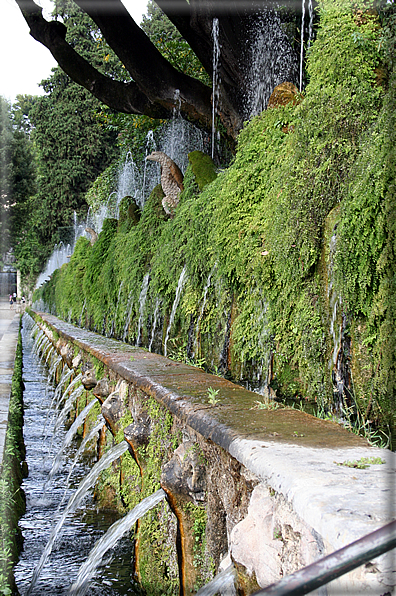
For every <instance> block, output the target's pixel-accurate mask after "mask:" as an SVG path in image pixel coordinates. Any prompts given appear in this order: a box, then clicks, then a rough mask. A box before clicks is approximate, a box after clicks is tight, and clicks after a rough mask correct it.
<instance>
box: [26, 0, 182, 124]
mask: <svg viewBox="0 0 396 596" xmlns="http://www.w3.org/2000/svg"><path fill="white" fill-rule="evenodd" d="M16 2H17V4H18V5H19V7H20V9H21V11H22V14H23V16H24V17H25V20H26V22H27V23H28V25H29V27H30V35H31V36H32V37H33V38H34V39H36V40H37V41H39V42H40V43H42V44H43V45H44V46H46V47H47V48H48V49H49V50H50V52H51V54H52V55H53V57H54V58H55V60H56V61H57V62H58V64H59V66H60V67H61V68H62V70H64V71H65V73H66V74H68V75H69V76H70V78H71V79H73V81H75V82H76V83H78V84H79V85H81V86H82V87H85V89H87V90H88V91H89V92H90V93H92V95H94V96H95V97H96V98H97V99H99V100H100V101H102V102H103V103H105V104H106V105H107V106H109V107H111V108H112V109H115V110H117V111H119V112H124V113H127V114H145V115H146V116H150V117H152V118H169V116H170V113H171V112H170V111H169V110H167V109H166V108H164V107H163V106H161V105H158V104H155V103H154V102H152V101H150V100H149V98H148V97H147V96H146V95H145V94H144V93H142V92H141V91H140V89H139V88H138V86H137V85H136V83H135V82H133V81H131V82H128V83H122V82H120V81H114V80H113V79H110V78H109V77H106V76H104V75H103V74H101V73H100V72H99V71H98V70H96V69H95V68H94V67H93V66H91V65H90V64H89V62H87V60H85V59H84V58H82V56H80V55H79V54H78V53H77V52H76V51H75V50H74V49H73V48H72V47H71V46H70V45H69V44H68V43H67V42H66V40H65V36H66V27H65V25H63V23H60V22H58V21H51V22H48V21H46V20H45V19H44V18H43V16H42V9H41V8H40V7H39V6H37V5H36V4H35V3H34V2H33V0H16Z"/></svg>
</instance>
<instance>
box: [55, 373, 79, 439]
mask: <svg viewBox="0 0 396 596" xmlns="http://www.w3.org/2000/svg"><path fill="white" fill-rule="evenodd" d="M83 391H85V389H84V387H83V385H80V386H79V387H76V388H75V389H74V390H73V392H72V393H71V394H70V397H69V398H68V399H67V400H66V402H65V404H64V406H63V408H62V410H61V411H60V412H59V415H58V417H57V419H56V421H55V427H54V432H56V431H57V430H58V429H59V427H60V426H61V424H63V423H64V422H65V420H66V418H67V416H68V414H69V413H70V411H71V409H72V407H73V405H74V403H75V402H76V401H77V399H78V398H79V397H80V395H82V393H83Z"/></svg>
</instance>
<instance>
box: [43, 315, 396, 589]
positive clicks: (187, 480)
mask: <svg viewBox="0 0 396 596" xmlns="http://www.w3.org/2000/svg"><path fill="white" fill-rule="evenodd" d="M31 315H32V316H33V317H34V318H35V320H36V323H37V324H38V326H39V327H40V328H41V330H42V331H44V333H45V334H46V335H47V337H48V338H49V339H50V341H51V342H52V344H53V345H54V346H55V347H56V350H57V351H58V353H59V354H60V355H61V356H62V358H63V360H64V361H65V362H66V363H67V364H68V366H69V367H70V368H74V369H75V372H76V374H77V373H79V372H82V373H83V376H84V375H85V383H84V386H85V388H86V389H87V388H89V387H91V388H92V389H90V391H91V390H92V391H93V394H94V395H95V396H96V397H97V399H98V400H99V401H100V403H101V412H102V415H103V417H104V418H105V420H106V426H107V429H108V432H109V431H110V433H111V435H112V442H113V443H114V442H119V441H120V440H126V441H127V443H128V444H129V451H130V453H131V454H132V456H133V458H134V460H135V462H136V464H137V466H138V469H139V474H140V476H141V483H142V484H141V485H140V486H141V487H142V486H143V487H144V485H145V482H146V483H148V480H145V475H147V478H148V477H149V474H152V468H153V465H152V464H151V463H150V457H151V456H152V452H151V451H150V445H152V443H153V440H154V439H155V436H154V435H155V434H156V433H157V429H158V428H159V427H158V426H156V419H155V416H156V417H157V419H158V420H161V419H162V420H165V418H166V419H167V420H168V426H167V428H168V435H169V436H168V437H167V440H168V442H167V444H166V445H167V446H166V448H163V449H162V451H161V455H160V456H159V455H158V454H157V455H156V457H159V458H160V460H161V461H160V462H159V467H158V466H157V467H158V469H157V472H156V473H157V480H158V482H159V483H160V486H161V487H162V488H163V490H164V491H165V492H166V494H167V501H168V503H169V505H170V508H171V510H172V512H173V513H174V514H175V517H176V520H177V524H175V523H173V522H171V521H170V522H168V526H167V527H168V528H169V541H170V543H169V544H168V546H167V548H168V550H169V553H171V554H169V557H170V558H172V557H173V558H174V559H175V560H177V562H176V564H177V567H178V574H179V579H180V592H181V594H183V595H187V594H193V593H195V592H196V590H197V587H199V585H200V584H201V585H202V583H205V582H204V580H205V579H206V580H207V581H209V579H210V578H211V577H213V574H214V573H217V572H218V571H220V570H221V569H226V568H227V566H228V565H229V564H230V562H231V561H232V562H233V563H234V565H235V566H236V569H237V572H238V585H237V589H238V594H246V595H247V594H251V593H253V592H254V591H255V590H257V589H259V587H264V586H266V585H268V584H270V583H272V582H275V581H277V580H279V579H281V577H283V576H285V575H287V574H290V573H292V572H293V571H295V570H297V569H300V568H301V567H304V566H306V565H308V564H310V563H311V562H313V561H315V560H317V559H318V558H321V557H322V556H325V555H327V554H330V553H331V552H333V551H334V550H337V549H339V548H341V547H343V546H346V545H347V544H349V543H351V542H353V541H354V540H357V539H358V538H360V537H362V536H364V535H366V534H368V533H370V532H371V531H373V530H375V529H377V528H379V527H381V526H383V525H385V524H386V523H387V522H389V521H390V520H391V519H392V514H393V512H394V511H395V490H394V472H395V454H393V453H392V452H390V451H389V450H385V449H379V448H376V447H372V446H370V445H369V444H368V443H367V441H366V440H365V439H363V438H361V437H358V436H356V435H354V434H352V433H349V432H348V431H347V430H345V429H344V428H343V427H342V426H340V425H339V424H337V423H335V422H332V421H327V420H320V419H318V418H315V417H313V416H311V415H309V414H307V413H305V412H302V411H299V410H294V409H290V408H281V409H277V410H270V409H257V400H258V397H259V396H258V395H257V394H256V393H253V392H250V391H248V390H246V389H244V388H243V387H240V386H238V385H235V384H233V383H231V382H230V381H227V380H225V379H223V378H221V377H217V376H213V375H210V374H207V373H205V372H204V371H203V370H201V369H198V368H195V367H192V366H188V365H186V364H183V363H180V362H175V361H173V360H170V359H167V358H165V357H163V356H160V355H157V354H154V353H150V352H148V351H146V350H144V349H141V348H137V347H133V346H130V345H127V344H124V343H122V342H119V341H116V340H112V339H108V338H105V337H103V336H100V335H97V334H95V333H92V332H89V331H86V330H83V329H80V328H77V327H75V326H73V325H71V324H68V323H65V322H64V321H61V320H60V319H58V318H56V317H55V316H52V315H49V314H45V313H34V312H31ZM87 379H88V380H87ZM90 379H91V381H92V382H90ZM83 382H84V381H83ZM153 403H155V404H157V410H155V408H154V407H153V405H152V404H153ZM150 404H151V405H150ZM154 411H155V412H156V414H154ZM124 423H125V426H124ZM101 441H102V445H101V446H99V450H100V449H103V448H104V445H103V442H104V441H105V438H104V435H103V436H102V435H101ZM362 458H368V459H366V461H375V462H377V461H378V462H382V463H372V464H370V465H368V466H367V467H362V468H360V467H356V466H355V467H354V466H353V463H352V464H351V463H349V464H348V462H359V461H360V462H362V461H364V459H362ZM372 458H375V460H373V459H372ZM149 470H150V472H149ZM120 482H121V483H122V482H124V487H123V491H124V492H123V494H124V497H125V495H127V493H126V492H125V490H126V488H128V477H127V475H126V474H124V475H123V473H122V471H121V474H120ZM132 484H133V482H132V483H131V490H133V488H132ZM139 490H142V489H141V488H140V489H139ZM121 492H122V491H121ZM125 498H126V500H128V498H127V496H126V497H125ZM197 520H198V521H199V520H200V521H201V525H203V529H202V530H201V538H202V536H203V535H204V541H202V540H201V543H202V542H203V543H204V545H203V546H202V548H201V551H200V552H198V551H197V546H196V541H197V530H196V528H197V524H198V521H197ZM139 532H140V534H141V535H140V534H139ZM153 541H154V538H153ZM171 543H172V544H171ZM152 548H154V546H153V545H151V546H150V536H148V535H147V532H146V531H144V530H142V528H140V526H139V525H138V527H137V529H136V540H135V557H136V560H135V565H136V574H137V577H139V578H140V579H141V578H142V577H143V579H144V577H145V574H146V575H147V572H146V569H147V565H149V562H147V561H145V560H144V557H145V556H146V557H147V553H150V552H151V550H150V549H152ZM172 553H173V554H172ZM394 560H395V552H394V551H392V552H390V553H387V554H386V555H383V556H381V557H379V558H377V559H375V560H373V561H372V562H370V564H366V565H365V566H362V567H360V568H358V569H356V570H355V571H352V572H350V573H348V574H347V575H345V576H343V577H342V578H340V579H339V580H335V581H333V582H331V583H330V584H328V585H327V586H326V587H325V588H322V589H320V590H319V592H317V593H318V594H320V595H324V594H329V595H330V594H375V595H378V596H381V595H384V594H386V593H390V591H391V590H392V588H391V586H392V585H394V584H395V581H394V580H395V578H394V573H395V572H394V565H393V562H394ZM153 593H154V592H153Z"/></svg>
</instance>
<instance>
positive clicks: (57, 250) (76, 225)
mask: <svg viewBox="0 0 396 596" xmlns="http://www.w3.org/2000/svg"><path fill="white" fill-rule="evenodd" d="M85 227H86V226H85V222H84V223H82V222H80V221H79V220H78V217H77V213H76V212H75V211H74V213H73V225H72V226H71V227H70V228H71V234H70V233H69V238H68V240H69V241H70V242H66V241H65V242H63V241H61V242H59V243H58V244H55V246H54V250H53V251H52V254H51V256H50V257H49V259H48V261H47V263H46V265H45V268H44V271H43V272H42V273H40V275H39V276H38V278H37V282H36V288H39V287H40V286H42V285H43V283H45V282H46V281H48V280H49V279H50V277H51V276H52V274H53V273H54V271H56V269H60V267H62V265H64V264H65V263H68V262H69V259H70V257H71V255H72V254H73V251H74V248H75V246H76V242H77V240H78V239H79V238H80V236H86V232H85Z"/></svg>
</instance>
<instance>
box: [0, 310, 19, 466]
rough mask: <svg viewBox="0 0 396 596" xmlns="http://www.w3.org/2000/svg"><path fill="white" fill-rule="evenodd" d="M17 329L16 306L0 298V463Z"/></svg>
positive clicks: (17, 316) (17, 315) (5, 429)
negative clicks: (11, 305)
mask: <svg viewBox="0 0 396 596" xmlns="http://www.w3.org/2000/svg"><path fill="white" fill-rule="evenodd" d="M18 310H19V309H18ZM18 330H19V313H17V312H16V307H15V306H14V308H13V309H10V305H9V303H8V298H0V465H1V463H2V461H3V451H4V442H5V435H6V431H7V422H8V406H9V401H10V394H11V380H12V374H13V372H14V360H15V350H16V345H17V342H18Z"/></svg>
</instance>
